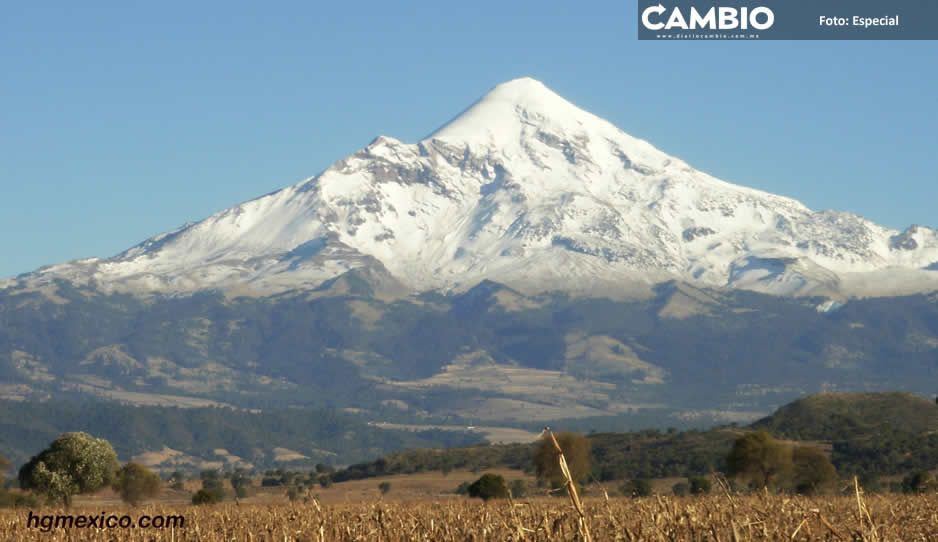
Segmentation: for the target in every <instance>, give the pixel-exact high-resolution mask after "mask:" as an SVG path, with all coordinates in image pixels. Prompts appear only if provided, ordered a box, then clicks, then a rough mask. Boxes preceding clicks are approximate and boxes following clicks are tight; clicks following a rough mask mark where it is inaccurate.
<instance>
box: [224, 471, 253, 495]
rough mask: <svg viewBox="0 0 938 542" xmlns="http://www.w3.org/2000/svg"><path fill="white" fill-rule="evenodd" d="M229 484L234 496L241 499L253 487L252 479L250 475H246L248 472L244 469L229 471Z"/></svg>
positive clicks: (248, 493)
mask: <svg viewBox="0 0 938 542" xmlns="http://www.w3.org/2000/svg"><path fill="white" fill-rule="evenodd" d="M229 483H230V484H231V489H233V490H234V494H235V498H238V499H243V498H245V497H247V496H249V495H250V494H251V491H252V489H253V488H254V485H253V481H252V480H251V477H250V476H248V473H247V471H246V470H244V469H241V468H239V469H236V470H235V471H234V472H233V473H231V479H230V480H229Z"/></svg>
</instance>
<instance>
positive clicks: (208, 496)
mask: <svg viewBox="0 0 938 542" xmlns="http://www.w3.org/2000/svg"><path fill="white" fill-rule="evenodd" d="M220 501H221V498H219V496H218V494H216V493H212V492H211V491H206V490H204V489H200V490H198V491H196V492H195V493H194V494H193V495H192V504H196V505H202V504H215V503H217V502H220Z"/></svg>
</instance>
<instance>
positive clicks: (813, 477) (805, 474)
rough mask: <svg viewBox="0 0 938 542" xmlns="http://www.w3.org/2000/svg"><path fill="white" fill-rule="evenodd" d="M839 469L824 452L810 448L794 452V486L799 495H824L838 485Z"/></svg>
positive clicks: (802, 447) (805, 447)
mask: <svg viewBox="0 0 938 542" xmlns="http://www.w3.org/2000/svg"><path fill="white" fill-rule="evenodd" d="M837 480H838V477H837V469H835V468H834V465H832V464H831V462H830V459H828V458H827V455H826V454H824V452H822V451H820V450H818V449H817V448H813V447H810V446H797V447H795V449H794V450H792V485H793V486H794V489H795V491H796V492H797V493H800V494H802V495H816V494H819V493H824V492H825V491H828V490H830V489H832V488H833V487H834V485H835V484H836V483H837Z"/></svg>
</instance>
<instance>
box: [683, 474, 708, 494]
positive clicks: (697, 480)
mask: <svg viewBox="0 0 938 542" xmlns="http://www.w3.org/2000/svg"><path fill="white" fill-rule="evenodd" d="M688 482H689V484H690V494H691V495H706V494H707V493H710V487H711V484H710V479H709V478H707V477H706V476H691V477H690V479H689V480H688Z"/></svg>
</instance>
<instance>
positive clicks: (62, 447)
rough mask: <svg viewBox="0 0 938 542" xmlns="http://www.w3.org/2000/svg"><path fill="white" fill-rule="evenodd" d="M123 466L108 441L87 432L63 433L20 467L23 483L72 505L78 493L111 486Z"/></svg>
mask: <svg viewBox="0 0 938 542" xmlns="http://www.w3.org/2000/svg"><path fill="white" fill-rule="evenodd" d="M119 467H120V464H119V463H118V462H117V454H116V453H115V452H114V448H112V447H111V444H110V443H109V442H108V441H106V440H104V439H99V438H95V437H92V436H91V435H89V434H87V433H63V434H62V435H60V436H59V437H58V438H57V439H55V440H54V441H53V442H52V444H50V445H49V447H48V448H46V449H45V450H43V451H41V452H39V454H38V455H36V456H33V457H32V458H31V459H30V460H29V462H28V463H26V464H25V465H23V467H22V468H20V472H19V482H20V487H21V488H23V489H31V490H33V491H36V492H37V493H41V494H43V495H45V496H46V499H48V500H49V501H50V502H53V503H61V504H63V505H65V506H70V505H71V503H72V497H73V496H74V495H79V494H82V493H92V492H94V491H97V490H99V489H101V488H103V487H106V486H109V485H111V484H112V483H113V481H114V477H115V475H116V473H117V470H118V468H119Z"/></svg>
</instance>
